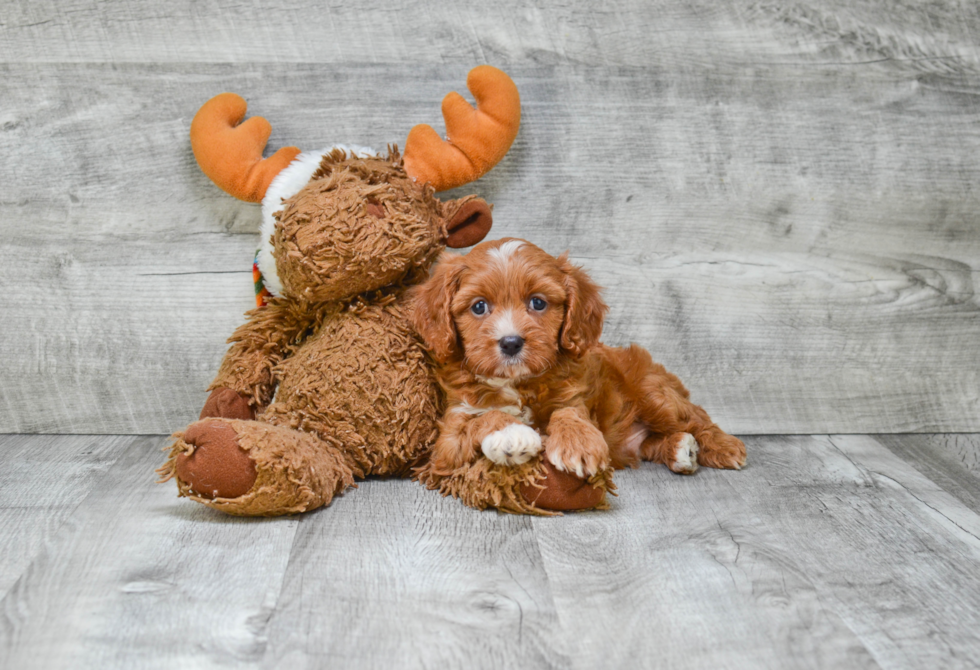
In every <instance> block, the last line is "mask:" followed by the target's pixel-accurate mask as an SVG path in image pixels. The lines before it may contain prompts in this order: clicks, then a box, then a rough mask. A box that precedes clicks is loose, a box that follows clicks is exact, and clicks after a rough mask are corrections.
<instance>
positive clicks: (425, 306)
mask: <svg viewBox="0 0 980 670" xmlns="http://www.w3.org/2000/svg"><path fill="white" fill-rule="evenodd" d="M464 270H466V260H465V258H464V257H463V256H459V255H457V254H450V253H444V254H442V256H440V257H439V262H438V263H436V266H435V270H434V271H433V273H432V276H431V277H429V279H427V280H426V281H425V282H424V283H422V284H420V285H418V286H416V287H415V288H414V289H412V325H414V326H415V330H416V332H418V334H419V335H420V336H421V337H422V341H423V342H425V346H426V348H427V349H428V350H429V351H430V352H431V353H432V356H433V358H435V359H436V360H437V361H438V362H440V363H445V362H446V361H448V360H449V358H450V356H452V355H453V354H454V353H456V349H457V346H458V344H457V341H458V339H459V333H457V332H456V322H455V321H454V320H453V313H452V304H453V296H454V295H456V291H457V290H458V289H459V280H460V277H462V276H463V271H464Z"/></svg>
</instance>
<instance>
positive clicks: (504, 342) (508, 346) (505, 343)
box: [497, 335, 524, 356]
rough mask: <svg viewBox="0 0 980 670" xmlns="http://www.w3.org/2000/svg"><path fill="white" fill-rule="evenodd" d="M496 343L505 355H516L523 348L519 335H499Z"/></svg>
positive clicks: (522, 340) (522, 341) (522, 339)
mask: <svg viewBox="0 0 980 670" xmlns="http://www.w3.org/2000/svg"><path fill="white" fill-rule="evenodd" d="M497 344H499V345H500V350H501V351H502V352H504V354H505V355H507V356H516V355H517V354H519V353H521V349H523V348H524V338H523V337H521V336H519V335H508V336H507V337H501V338H500V340H499V341H498V342H497Z"/></svg>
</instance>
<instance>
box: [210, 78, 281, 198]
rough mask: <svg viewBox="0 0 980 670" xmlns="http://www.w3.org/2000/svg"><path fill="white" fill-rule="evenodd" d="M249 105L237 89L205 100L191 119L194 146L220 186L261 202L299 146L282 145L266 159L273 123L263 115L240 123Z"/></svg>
mask: <svg viewBox="0 0 980 670" xmlns="http://www.w3.org/2000/svg"><path fill="white" fill-rule="evenodd" d="M246 107H247V105H246V104H245V100H243V99H242V97H241V96H238V95H235V94H234V93H222V94H221V95H216V96H214V97H213V98H211V99H210V100H208V101H207V102H206V103H204V105H202V106H201V109H199V110H198V111H197V114H195V115H194V120H193V121H191V149H193V150H194V158H196V159H197V164H198V165H200V166H201V171H202V172H204V174H206V175H207V176H208V177H210V179H211V181H213V182H214V183H215V184H216V185H217V186H218V187H219V188H220V189H221V190H223V191H225V192H226V193H229V194H231V195H233V196H235V197H236V198H238V199H239V200H245V201H247V202H262V198H263V197H264V196H265V191H266V189H267V188H269V184H270V183H271V182H272V180H273V179H274V178H275V176H276V175H277V174H279V172H280V171H281V170H282V169H283V168H285V167H286V166H287V165H289V164H290V163H291V162H292V160H293V159H294V158H296V156H297V155H298V154H299V149H297V148H296V147H283V148H282V149H280V150H279V151H277V152H276V153H275V154H273V155H272V156H270V157H269V158H266V159H264V160H263V158H262V150H263V149H264V148H265V144H266V142H268V141H269V134H270V133H272V126H271V125H270V124H269V122H268V121H266V120H265V119H263V118H262V117H261V116H253V117H252V118H251V119H249V120H248V121H246V122H245V123H242V124H241V125H238V124H239V123H240V122H241V120H242V119H244V118H245V109H246Z"/></svg>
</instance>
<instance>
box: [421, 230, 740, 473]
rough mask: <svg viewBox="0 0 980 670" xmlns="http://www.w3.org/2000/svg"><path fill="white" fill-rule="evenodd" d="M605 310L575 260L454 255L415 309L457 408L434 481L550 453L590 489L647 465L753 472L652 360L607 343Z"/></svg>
mask: <svg viewBox="0 0 980 670" xmlns="http://www.w3.org/2000/svg"><path fill="white" fill-rule="evenodd" d="M606 310H607V307H606V305H605V303H604V302H603V301H602V298H601V297H600V295H599V287H598V286H596V285H595V284H594V283H593V282H592V280H591V279H590V278H589V277H588V275H586V274H585V272H583V271H582V270H581V269H580V268H578V267H575V266H573V265H572V264H570V263H569V262H568V259H567V254H564V255H562V256H561V257H559V258H554V257H552V256H549V255H548V254H546V253H545V252H544V251H542V250H541V249H539V248H538V247H536V246H534V245H533V244H531V243H529V242H525V241H523V240H517V239H510V238H508V239H503V240H498V241H493V242H484V243H482V244H480V245H478V246H476V247H474V248H473V250H472V251H470V253H469V254H467V255H465V256H459V255H453V254H444V255H443V256H442V258H441V259H440V262H439V263H438V264H437V266H436V268H435V270H434V272H433V274H432V276H431V277H430V278H429V279H428V280H427V281H426V282H425V283H423V284H422V285H420V286H418V287H416V289H415V294H414V305H413V321H414V324H415V327H416V329H417V330H418V333H419V334H420V336H421V337H422V339H423V341H424V342H425V344H426V346H427V348H428V349H429V351H430V353H431V355H432V357H433V358H434V359H435V361H436V363H437V366H436V375H437V378H438V380H439V383H440V384H441V386H442V388H443V390H444V391H445V393H446V400H447V406H446V412H445V414H444V416H443V417H442V420H441V422H440V434H439V437H438V439H437V441H436V443H435V446H434V449H433V453H432V467H433V470H434V471H435V472H436V473H437V474H442V475H448V474H449V473H451V472H452V471H453V470H455V469H456V468H457V467H460V466H462V465H465V464H467V463H469V462H472V461H473V460H474V459H476V458H477V457H478V456H479V454H480V453H481V452H482V453H483V454H484V455H485V456H486V457H487V458H488V459H490V460H491V461H494V462H495V463H499V464H503V465H514V464H521V463H525V462H527V461H528V460H530V459H531V458H533V457H535V456H536V455H537V454H538V453H539V452H540V451H541V450H542V448H543V449H544V453H545V456H546V458H547V459H548V460H549V461H550V462H551V463H552V464H553V465H554V466H555V468H556V469H558V470H560V471H563V472H569V473H574V474H575V475H577V476H578V477H581V478H586V479H588V478H590V477H592V476H593V475H595V474H596V473H598V472H599V471H602V470H607V469H609V468H622V467H626V466H629V467H636V466H637V465H638V464H639V462H640V460H647V461H654V462H656V463H663V464H664V465H666V466H667V467H668V468H670V469H671V470H672V471H674V472H677V473H681V474H692V473H694V472H695V470H697V468H698V465H699V464H700V465H705V466H709V467H715V468H734V469H739V468H741V467H742V466H743V465H745V445H743V444H742V442H741V441H740V440H738V439H737V438H735V437H732V436H731V435H728V434H726V433H725V432H723V431H722V430H721V429H720V428H718V426H716V425H715V424H714V423H712V421H711V419H710V418H709V417H708V414H707V413H706V412H705V411H704V410H703V409H701V408H700V407H698V406H697V405H695V404H693V403H692V402H691V401H690V400H689V397H688V391H687V389H685V388H684V385H683V384H681V382H680V380H679V379H678V378H677V377H675V376H674V375H673V374H671V373H669V372H667V370H665V369H664V367H663V366H662V365H659V364H657V363H654V362H653V360H652V359H651V357H650V354H649V353H648V352H647V351H646V350H645V349H643V348H641V347H639V346H637V345H635V344H634V345H631V346H629V347H625V348H617V347H608V346H605V345H603V344H600V343H599V336H600V335H601V333H602V321H603V317H604V315H605V313H606Z"/></svg>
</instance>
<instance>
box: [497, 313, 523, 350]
mask: <svg viewBox="0 0 980 670" xmlns="http://www.w3.org/2000/svg"><path fill="white" fill-rule="evenodd" d="M511 335H516V336H517V337H522V335H521V334H520V333H519V332H518V331H517V326H516V325H514V310H511V309H505V310H502V311H501V312H500V314H499V315H498V316H497V318H496V320H495V321H494V322H493V338H494V339H495V340H497V341H498V342H499V341H500V340H501V338H504V337H509V336H511Z"/></svg>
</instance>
